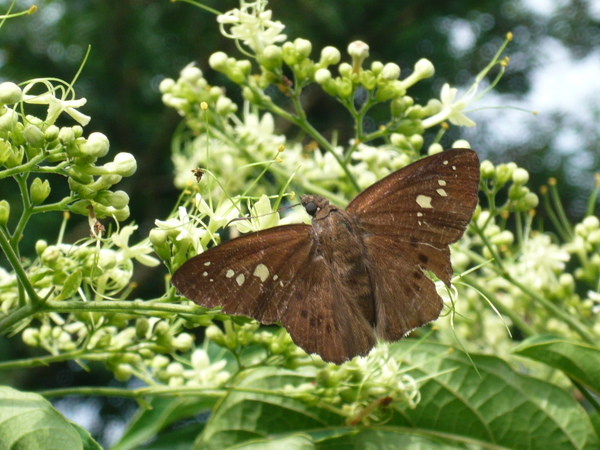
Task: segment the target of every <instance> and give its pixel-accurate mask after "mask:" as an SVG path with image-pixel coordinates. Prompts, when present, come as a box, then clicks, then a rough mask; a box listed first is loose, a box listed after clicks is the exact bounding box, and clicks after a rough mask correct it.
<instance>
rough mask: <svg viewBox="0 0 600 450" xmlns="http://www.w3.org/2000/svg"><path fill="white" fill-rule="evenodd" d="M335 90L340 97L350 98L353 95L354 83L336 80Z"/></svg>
mask: <svg viewBox="0 0 600 450" xmlns="http://www.w3.org/2000/svg"><path fill="white" fill-rule="evenodd" d="M335 88H336V91H337V92H338V95H339V96H340V97H342V98H343V97H346V98H349V97H350V96H351V95H352V82H351V81H350V80H340V79H338V80H336V81H335Z"/></svg>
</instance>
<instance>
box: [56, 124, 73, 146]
mask: <svg viewBox="0 0 600 450" xmlns="http://www.w3.org/2000/svg"><path fill="white" fill-rule="evenodd" d="M58 140H59V141H60V142H61V143H62V144H63V145H70V144H72V143H73V142H75V133H74V132H73V128H72V127H62V128H61V129H60V131H59V132H58Z"/></svg>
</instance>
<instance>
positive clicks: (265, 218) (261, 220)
mask: <svg viewBox="0 0 600 450" xmlns="http://www.w3.org/2000/svg"><path fill="white" fill-rule="evenodd" d="M250 215H251V216H252V217H251V218H250V219H249V220H240V221H238V222H235V223H234V225H235V226H236V227H237V229H238V230H239V231H240V233H248V232H250V231H258V230H264V229H267V228H272V227H274V226H277V225H278V224H279V213H277V212H274V211H273V208H271V201H270V200H269V197H267V196H266V195H263V196H261V197H260V199H259V200H258V201H257V202H255V203H254V205H252V208H251V212H250Z"/></svg>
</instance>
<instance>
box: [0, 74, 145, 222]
mask: <svg viewBox="0 0 600 450" xmlns="http://www.w3.org/2000/svg"><path fill="white" fill-rule="evenodd" d="M40 86H43V87H44V88H45V89H46V91H45V92H43V93H41V94H32V92H34V91H36V90H37V89H38V88H39V87H40ZM55 93H56V91H55V90H54V87H53V86H52V85H51V84H50V83H49V82H42V81H38V82H34V83H30V84H28V85H27V86H26V87H25V88H24V89H23V90H21V89H20V88H19V87H18V86H17V85H16V84H14V83H11V82H4V83H1V84H0V170H2V168H4V169H6V170H12V171H13V172H15V170H16V171H18V169H20V168H21V169H22V171H23V172H27V171H29V170H31V168H33V167H34V166H33V165H32V166H31V167H29V166H28V163H31V164H36V165H41V163H42V162H44V161H46V162H48V163H51V164H56V165H60V166H61V169H60V170H59V169H57V173H60V174H66V175H67V177H68V183H69V187H70V189H71V191H72V195H71V197H70V198H69V199H66V200H68V201H66V202H65V207H67V208H69V209H70V211H72V212H74V213H77V214H83V215H86V216H88V215H90V211H91V209H93V213H94V215H95V217H97V218H103V217H107V216H110V217H114V218H116V219H117V220H120V221H122V220H124V219H126V218H127V217H129V206H128V203H129V197H128V196H127V194H126V193H125V192H123V191H116V192H115V191H112V190H110V189H111V187H112V186H113V185H115V184H116V183H118V182H119V181H121V179H122V178H123V177H129V176H131V175H133V173H134V172H135V170H136V161H135V159H134V157H133V156H132V155H131V154H130V153H119V154H117V155H116V156H115V157H114V159H113V161H112V162H108V163H105V164H103V165H98V160H99V159H100V158H103V157H105V156H106V155H107V153H108V149H109V142H108V138H107V137H106V136H105V135H104V134H102V133H98V132H94V133H91V134H90V135H89V136H87V137H85V136H84V133H83V128H82V126H81V125H74V126H63V127H58V126H56V125H54V122H55V121H56V119H57V118H58V114H60V112H65V113H66V114H68V115H70V116H71V117H72V118H73V119H75V120H76V121H78V122H79V123H80V124H83V125H85V124H87V123H88V121H89V117H87V116H85V115H83V114H82V113H80V112H79V111H78V110H77V108H78V107H80V106H83V104H85V99H80V100H63V99H61V98H57V97H56V96H55ZM20 103H23V104H25V105H26V104H43V105H48V116H47V117H46V118H45V119H40V118H38V117H35V116H32V115H22V114H21V113H20V112H19V111H21V107H20V106H19V104H20ZM17 173H18V172H17ZM50 192H51V185H50V183H49V181H48V180H44V179H42V178H40V177H36V178H34V179H33V181H32V183H31V185H30V187H29V195H30V198H31V203H32V204H33V205H34V206H37V205H41V204H42V203H44V202H45V201H46V200H47V198H48V196H49V195H50Z"/></svg>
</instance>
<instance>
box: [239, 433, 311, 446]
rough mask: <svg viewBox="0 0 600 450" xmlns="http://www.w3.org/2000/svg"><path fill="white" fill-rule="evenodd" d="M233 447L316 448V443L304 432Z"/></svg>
mask: <svg viewBox="0 0 600 450" xmlns="http://www.w3.org/2000/svg"><path fill="white" fill-rule="evenodd" d="M231 448H232V449H244V450H251V449H256V450H282V449H294V450H310V449H313V448H315V444H314V442H313V440H312V439H311V438H310V436H307V435H303V434H296V435H289V436H283V437H280V438H269V439H257V440H254V441H248V442H244V443H243V444H239V445H236V446H233V447H231Z"/></svg>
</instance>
